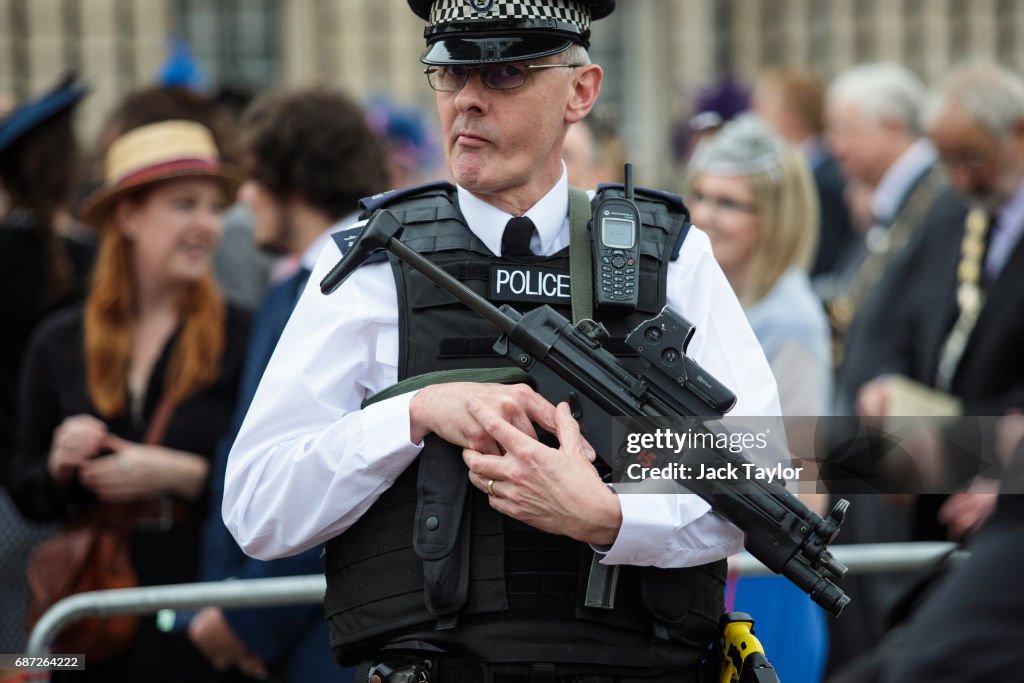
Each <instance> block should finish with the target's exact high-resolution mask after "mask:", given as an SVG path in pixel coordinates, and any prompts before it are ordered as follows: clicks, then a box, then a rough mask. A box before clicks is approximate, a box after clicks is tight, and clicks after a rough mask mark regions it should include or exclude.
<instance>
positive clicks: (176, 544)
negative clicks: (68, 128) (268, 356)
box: [15, 121, 249, 682]
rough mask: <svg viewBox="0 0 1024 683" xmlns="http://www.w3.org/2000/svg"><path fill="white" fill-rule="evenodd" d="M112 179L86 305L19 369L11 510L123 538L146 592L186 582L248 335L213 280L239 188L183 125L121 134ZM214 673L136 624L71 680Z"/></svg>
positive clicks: (172, 639) (98, 207)
mask: <svg viewBox="0 0 1024 683" xmlns="http://www.w3.org/2000/svg"><path fill="white" fill-rule="evenodd" d="M105 176H106V182H105V184H104V185H103V187H101V188H100V189H99V190H98V191H97V192H96V193H95V194H93V195H92V197H90V198H89V199H88V200H87V202H86V204H85V206H84V209H83V218H84V219H85V220H86V222H88V223H89V224H91V225H93V226H95V227H96V228H97V229H98V230H99V231H100V233H101V238H100V248H99V254H98V256H97V261H96V265H95V268H94V274H93V281H92V285H91V287H90V290H89V293H88V296H87V298H86V302H85V305H84V307H83V308H76V309H72V310H69V311H66V312H61V313H58V314H55V316H53V317H52V318H50V319H48V320H47V321H46V322H44V323H43V324H42V326H41V328H40V330H39V332H38V333H37V334H36V335H35V337H34V338H33V340H32V342H31V344H30V346H29V350H28V354H27V356H26V361H25V367H24V372H23V375H22V382H21V394H20V398H21V400H20V404H19V407H20V409H21V411H22V412H21V415H20V417H19V439H18V450H19V463H18V466H17V470H16V472H15V480H16V487H17V491H18V495H17V496H16V498H17V500H18V503H19V506H20V508H21V510H22V512H23V513H25V514H26V515H27V516H30V517H33V518H37V519H64V520H68V521H73V520H75V519H76V518H77V519H81V518H82V517H83V516H84V515H90V516H94V515H98V514H101V513H102V515H103V519H104V520H105V521H104V523H105V524H110V523H117V524H118V525H119V527H123V528H124V530H125V532H124V533H126V534H127V536H128V539H129V542H130V544H131V560H132V564H133V567H134V569H135V573H136V575H137V577H138V583H139V584H140V585H143V586H145V585H154V584H164V583H178V582H187V581H193V580H195V578H196V572H197V561H198V553H199V545H200V536H199V532H200V528H201V527H200V524H201V521H202V518H203V517H204V515H205V514H206V509H205V507H206V506H205V501H204V499H203V498H204V491H205V485H206V479H207V473H208V470H209V463H210V459H211V457H212V455H213V452H214V447H215V444H216V443H217V441H218V439H219V438H220V437H221V435H222V434H223V433H224V431H225V430H226V428H227V427H228V423H229V420H230V416H231V411H232V409H233V407H234V403H235V399H236V394H237V388H238V381H239V376H240V370H241V366H242V359H243V353H244V349H245V344H246V337H247V335H248V328H249V323H248V318H247V316H246V315H245V314H243V313H242V312H241V311H238V310H236V309H234V308H232V307H230V306H227V305H226V304H225V303H224V301H223V299H222V297H221V295H220V293H219V291H218V290H217V287H216V285H215V284H214V281H213V277H212V275H211V261H212V258H213V254H214V252H215V250H216V248H217V244H218V243H219V241H220V236H221V231H222V229H223V226H222V220H221V211H222V209H223V207H224V206H226V205H227V203H228V202H229V201H230V200H231V199H232V198H233V194H234V187H235V183H234V182H233V181H232V180H231V179H230V178H229V177H228V176H226V175H225V174H224V172H223V171H222V169H221V167H220V163H219V160H218V155H217V148H216V145H215V144H214V142H213V138H212V136H211V134H210V132H209V131H208V130H207V129H206V128H204V127H203V126H201V125H199V124H196V123H192V122H186V121H167V122H162V123H156V124H152V125H148V126H142V127H140V128H136V129H135V130H132V131H129V132H126V133H124V134H123V135H122V136H121V137H119V138H118V139H117V140H116V141H115V142H114V143H113V144H112V145H111V147H110V150H109V152H108V154H107V159H106V170H105ZM114 516H116V520H112V519H111V518H112V517H114ZM209 675H212V670H210V669H208V667H207V666H206V664H205V662H204V661H203V659H202V657H201V656H199V654H198V652H197V651H196V650H194V648H193V647H192V646H191V645H190V644H189V643H188V642H187V640H186V639H185V637H184V636H183V635H180V634H166V633H162V632H160V631H158V629H157V628H156V624H155V621H154V620H153V618H152V617H149V618H146V617H143V618H141V619H140V624H139V628H138V632H137V635H136V637H135V640H134V642H133V643H132V644H131V645H129V646H128V648H127V649H126V650H125V651H123V652H121V653H120V654H118V655H116V656H115V658H114V659H112V660H110V661H107V662H99V661H90V662H89V668H88V670H86V671H76V672H74V677H73V678H74V680H75V681H87V680H96V681H99V680H102V681H122V680H124V681H140V680H146V681H168V682H170V681H201V680H206V677H207V676H209ZM55 680H56V679H55Z"/></svg>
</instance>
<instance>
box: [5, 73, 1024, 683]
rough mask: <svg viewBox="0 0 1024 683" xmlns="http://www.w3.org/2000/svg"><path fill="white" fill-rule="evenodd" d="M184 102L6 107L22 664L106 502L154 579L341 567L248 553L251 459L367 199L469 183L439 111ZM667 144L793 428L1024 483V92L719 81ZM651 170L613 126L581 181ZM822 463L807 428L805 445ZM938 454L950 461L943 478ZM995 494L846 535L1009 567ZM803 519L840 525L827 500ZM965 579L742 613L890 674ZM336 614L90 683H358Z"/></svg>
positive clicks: (230, 622)
mask: <svg viewBox="0 0 1024 683" xmlns="http://www.w3.org/2000/svg"><path fill="white" fill-rule="evenodd" d="M188 81H189V79H188V78H187V77H183V76H182V75H181V73H180V68H177V67H176V68H175V69H169V70H168V71H167V72H166V73H165V74H163V82H161V83H160V84H158V85H155V86H152V87H149V88H146V89H143V90H140V91H138V92H134V93H131V94H129V95H128V96H127V97H125V98H124V99H123V101H122V102H120V103H119V105H118V106H117V107H116V108H115V109H114V111H112V112H110V113H109V115H108V117H107V118H106V123H105V125H104V126H103V130H102V132H101V134H100V136H99V139H98V141H97V143H96V145H95V153H94V154H93V155H91V156H90V155H85V154H84V153H83V152H82V151H81V150H82V149H83V148H85V147H92V145H85V144H82V143H81V141H79V140H76V136H75V126H74V122H75V112H76V108H77V107H78V105H79V104H80V103H81V102H82V101H83V100H84V99H85V98H87V97H88V95H89V86H88V84H86V83H84V82H82V81H81V80H79V79H77V78H75V77H74V76H69V77H68V78H66V79H65V80H63V81H61V82H60V83H59V84H57V85H56V86H55V87H54V88H53V89H52V90H50V91H48V92H45V93H40V94H37V95H36V96H35V97H33V98H30V99H28V100H26V101H24V102H20V103H18V102H14V101H12V100H9V98H8V99H0V264H2V265H0V281H2V287H3V292H4V295H5V296H4V301H5V306H4V309H5V313H6V318H7V319H6V321H5V325H4V328H5V334H4V335H3V336H2V344H3V347H2V348H0V451H2V452H0V463H2V469H3V472H2V474H3V484H4V487H3V489H2V491H0V539H2V541H0V547H2V549H3V552H2V553H0V558H2V559H0V574H2V576H3V578H2V581H3V585H4V586H5V589H4V591H3V592H2V593H0V601H2V606H3V609H0V652H20V651H23V649H24V646H25V636H26V631H25V627H26V605H27V602H28V596H29V584H28V581H27V580H26V566H27V562H28V557H29V555H30V552H31V550H32V548H34V547H37V546H39V544H40V543H42V542H43V541H45V540H46V539H48V538H51V537H52V536H53V534H54V533H55V532H56V531H57V530H58V529H60V528H63V526H64V525H66V524H68V523H69V522H72V521H74V520H79V519H84V518H87V517H88V516H89V515H91V514H92V512H91V511H93V510H95V509H96V507H97V504H102V505H104V506H109V505H120V506H126V507H123V508H121V509H122V510H124V511H125V512H123V516H124V517H126V518H127V519H128V521H129V526H130V528H129V529H128V533H130V535H131V539H132V562H133V565H134V569H135V572H136V574H137V576H138V582H139V585H157V584H166V583H180V582H191V581H197V580H216V579H224V578H230V577H246V578H252V577H267V576H284V575H292V574H312V573H318V572H320V571H321V569H322V568H321V564H320V561H319V549H314V550H312V551H307V552H306V553H303V554H302V555H300V556H297V557H295V558H288V559H287V560H278V561H274V562H258V561H256V560H252V559H250V558H247V557H245V556H244V554H242V553H241V551H240V550H239V549H238V548H237V546H235V544H234V541H233V539H232V538H231V537H230V535H229V534H228V533H227V531H226V529H225V528H224V525H223V523H222V522H221V519H220V515H219V509H220V506H219V501H220V496H221V494H222V490H223V477H224V468H225V462H226V457H227V451H228V448H229V446H230V443H231V440H232V437H233V434H234V433H235V431H237V429H238V427H239V425H240V423H241V419H242V417H244V415H245V411H246V408H247V406H248V402H249V400H250V399H251V398H252V395H253V393H254V391H255V387H256V384H257V383H258V381H259V378H260V375H261V373H262V369H263V367H264V366H265V365H266V363H267V361H268V359H269V357H270V355H271V353H272V352H273V349H274V344H275V343H276V340H277V337H278V335H280V332H281V329H282V328H283V326H284V323H285V322H286V321H287V319H288V314H289V312H290V310H291V307H292V306H293V305H294V303H295V301H296V299H297V296H298V294H299V293H300V292H301V291H302V288H303V287H305V286H306V281H307V279H308V277H309V268H310V267H311V265H312V263H314V262H315V260H316V256H317V254H318V253H319V249H320V247H322V246H323V244H324V243H325V241H326V240H329V239H331V235H332V234H334V233H336V232H337V231H339V230H341V229H343V228H345V227H347V226H348V225H351V224H352V223H353V222H354V221H355V220H356V219H357V216H358V213H359V207H358V201H359V199H360V198H361V197H366V196H370V195H373V194H376V193H379V192H382V191H384V190H386V189H388V188H394V187H403V186H407V185H412V184H416V183H420V182H425V181H428V180H434V179H438V178H443V177H444V175H445V172H444V170H443V166H442V163H441V161H442V160H441V158H440V157H441V152H440V147H441V144H440V142H439V141H438V140H436V139H435V138H434V135H433V132H432V131H433V127H432V123H431V121H432V118H433V117H432V116H431V115H430V114H429V113H425V112H420V111H418V110H415V109H411V108H404V107H401V106H399V105H396V104H395V103H393V102H390V101H388V100H387V99H386V98H384V97H376V98H374V99H372V100H371V101H369V102H367V103H365V105H360V104H358V103H356V102H354V101H353V100H352V99H351V98H350V97H349V96H347V95H345V94H343V93H340V92H335V91H331V90H327V89H306V90H293V91H275V92H267V93H259V94H252V93H247V92H244V91H241V90H237V89H224V90H222V91H220V92H218V93H216V94H210V93H207V92H201V91H199V90H197V89H196V88H195V87H193V86H194V84H191V83H190V82H188ZM670 137H671V141H670V140H669V138H670ZM666 144H673V145H674V149H676V150H677V153H678V157H679V164H680V170H681V174H680V178H681V180H680V183H679V187H677V188H674V189H676V190H677V191H679V192H681V193H682V194H684V195H685V196H686V197H687V205H688V207H689V209H690V211H691V218H692V221H693V223H694V224H695V225H696V226H697V227H699V228H700V229H701V230H703V231H704V232H706V233H707V234H708V236H709V238H710V240H711V244H712V247H713V250H714V254H715V257H716V259H717V260H718V262H719V264H720V266H721V268H722V270H723V272H724V274H725V276H726V278H727V279H728V281H729V283H730V284H731V285H732V287H733V289H734V290H735V292H736V294H737V297H738V298H739V300H740V302H741V303H742V305H743V306H744V308H745V311H746V313H747V316H748V319H749V321H750V323H751V326H752V328H753V330H754V332H755V334H756V336H757V338H758V340H759V341H760V343H761V345H762V347H763V349H764V351H765V354H766V356H767V358H768V360H769V363H770V366H771V368H772V370H773V372H774V374H775V375H776V379H777V380H778V384H779V391H780V398H781V405H782V409H783V412H784V413H785V414H786V415H791V416H801V415H808V416H827V415H836V416H860V417H862V418H870V419H878V420H884V419H885V418H886V417H887V416H892V415H921V416H927V415H945V416H950V417H956V416H1006V417H1005V418H1004V419H1002V420H1000V421H998V422H997V423H996V424H997V432H996V433H994V434H992V435H991V438H989V439H987V440H986V441H985V443H987V444H990V445H991V447H992V448H993V449H994V450H996V451H997V454H996V455H997V457H996V458H995V461H998V462H1002V463H1004V465H1005V468H1006V471H1007V472H1010V473H1012V472H1014V471H1015V470H1014V467H1015V465H1019V463H1016V462H1015V461H1014V454H1015V453H1016V452H1019V451H1020V447H1021V431H1022V430H1021V425H1020V421H1021V420H1020V418H1019V417H1018V416H1017V415H1016V414H1017V413H1018V412H1020V411H1022V410H1024V360H1022V354H1020V353H1019V352H1018V350H1019V349H1020V348H1024V283H1022V282H1021V279H1022V278H1024V240H1022V239H1021V238H1022V236H1024V83H1022V81H1021V79H1020V76H1019V75H1017V74H1015V73H1012V72H1010V71H1008V70H1006V69H1003V68H1001V67H998V66H996V65H992V64H984V63H972V64H965V65H962V66H959V67H957V68H955V69H953V70H951V71H950V72H949V73H948V75H947V77H946V79H945V80H944V81H943V82H941V83H934V84H925V83H923V82H921V80H920V79H919V78H918V77H917V76H915V75H914V74H913V73H912V72H910V71H909V70H908V69H906V68H904V67H902V66H900V65H897V64H882V63H875V64H864V65H859V66H856V67H854V68H851V69H849V70H847V71H845V72H843V73H840V74H838V75H837V76H836V77H835V78H833V79H832V80H831V81H826V80H824V79H823V78H821V77H820V76H819V75H817V74H815V73H814V72H811V71H808V70H802V69H782V68H774V69H768V70H765V71H764V72H763V73H762V74H761V75H760V77H759V78H758V79H757V80H756V82H755V83H753V84H750V86H749V87H748V86H746V85H745V84H741V83H738V82H737V81H735V80H734V79H725V80H723V82H722V83H719V84H716V85H714V86H712V87H709V88H708V89H707V91H705V92H703V93H702V94H701V95H700V97H699V98H698V101H697V102H696V104H695V107H694V112H693V115H692V116H691V117H690V118H689V119H688V120H687V121H685V122H684V123H683V124H682V125H681V127H680V129H679V130H677V131H675V132H674V134H672V135H669V134H667V135H666ZM629 159H630V155H629V150H628V148H627V147H626V145H625V144H624V143H623V140H622V139H621V137H620V136H619V135H618V134H617V131H616V130H615V125H614V123H609V122H608V121H607V120H605V119H602V118H601V117H596V118H595V120H594V121H592V122H590V123H587V122H581V123H578V124H575V125H574V126H573V127H572V128H571V129H570V132H569V135H568V137H567V140H566V143H565V163H566V166H567V168H568V173H569V180H570V183H571V184H573V185H576V186H579V187H582V188H584V189H593V188H595V187H596V186H597V185H598V184H599V183H602V182H616V181H618V180H619V179H620V177H621V168H622V163H623V162H624V161H628V160H629ZM666 189H670V188H666ZM805 439H806V440H811V439H813V435H801V434H793V435H791V438H790V440H791V446H792V447H793V448H794V452H796V450H795V449H798V448H801V447H803V441H804V440H805ZM933 446H934V448H933V450H934V451H935V452H933V453H931V454H930V459H929V457H928V456H925V460H928V461H936V460H941V459H942V458H944V457H948V455H949V454H946V453H943V452H941V447H940V446H936V445H934V444H933ZM1017 460H1018V461H1019V460H1020V458H1017ZM922 467H924V465H922ZM943 471H944V470H943ZM970 474H971V475H972V476H970V477H968V479H967V482H968V483H966V484H965V485H964V486H963V487H962V490H959V491H957V492H954V493H953V494H952V495H948V496H933V495H928V496H907V495H888V496H881V495H874V494H863V495H855V496H853V501H854V505H853V508H852V510H853V511H852V512H851V514H850V516H849V517H848V520H847V523H846V525H845V526H844V532H843V535H842V536H841V537H840V538H839V539H838V540H839V542H842V543H867V542H883V541H915V540H956V541H964V540H967V539H972V538H980V539H982V540H979V541H978V543H979V547H980V548H982V549H983V548H984V547H985V546H984V542H985V541H984V538H985V537H984V535H983V531H984V530H988V529H991V530H996V531H999V532H1000V533H1013V532H1015V531H1016V527H1015V526H1014V525H1013V521H1015V520H1017V519H1018V518H1019V517H1020V511H1019V510H1015V509H1014V508H1013V507H1012V505H1011V503H1009V502H1007V501H1008V500H1009V499H1008V497H1006V496H1003V497H1000V495H999V490H1000V485H1001V479H1002V476H1003V473H1002V472H999V471H985V472H973V473H970ZM936 476H941V475H936ZM805 497H806V501H807V502H808V504H809V505H811V506H812V507H814V508H815V509H817V510H819V511H823V510H825V509H827V505H828V501H827V495H821V494H809V495H806V496H805ZM155 503H158V504H159V505H155ZM1007 520H1009V521H1007ZM981 554H982V552H981V551H979V555H981ZM941 571H944V569H941V568H930V573H929V574H928V575H922V576H917V575H914V576H908V575H905V574H904V575H878V576H871V577H859V576H858V577H850V578H848V579H847V580H846V581H845V582H844V584H843V586H844V589H845V590H847V592H848V593H850V595H851V597H852V598H853V603H852V604H851V606H850V607H849V608H848V610H847V613H846V614H844V615H843V617H842V618H840V619H838V620H828V621H826V619H825V618H824V616H823V614H822V613H821V612H820V611H819V610H818V609H817V608H816V607H814V606H813V604H812V603H811V602H810V601H809V600H807V599H806V596H804V595H803V594H802V593H800V591H795V590H793V589H792V587H791V586H789V585H788V584H787V583H786V582H784V581H782V580H781V579H779V580H778V581H777V582H775V580H774V579H773V580H770V581H769V582H757V581H754V580H746V579H744V580H741V581H739V582H737V583H736V585H735V586H734V587H733V589H732V590H731V592H730V595H731V598H730V599H731V600H732V602H733V604H734V606H735V607H736V608H737V609H742V610H743V611H748V612H751V613H752V614H753V615H754V616H755V618H756V619H757V620H758V624H759V628H758V631H759V634H761V635H762V637H763V640H764V642H765V644H766V649H767V652H768V655H769V657H770V658H771V659H773V661H774V662H775V664H776V667H777V668H778V669H779V671H780V676H781V678H782V680H783V681H786V682H790V681H807V682H808V683H810V682H812V681H822V680H831V681H857V680H882V679H883V678H882V676H883V675H887V676H894V675H895V674H894V673H893V672H898V671H899V668H898V666H899V665H898V655H895V654H893V653H894V651H896V652H898V649H899V647H901V645H900V643H903V644H904V645H906V644H907V643H911V644H915V645H917V644H920V643H921V642H922V641H924V640H927V637H926V636H925V635H922V633H921V631H922V628H921V627H920V626H917V625H916V624H917V623H918V621H919V619H920V617H918V619H915V617H914V615H915V613H918V612H920V611H922V610H923V611H924V613H926V614H928V605H929V604H931V603H929V601H928V599H927V595H928V593H929V592H930V591H931V590H934V587H935V586H940V585H942V584H941V582H939V581H938V580H937V578H936V576H937V575H938V574H939V573H940V572H941ZM972 581H973V583H971V586H972V587H974V588H977V587H978V585H979V583H980V582H982V581H984V579H983V578H977V577H975V578H973V579H972ZM992 581H993V586H1000V585H1001V584H1000V583H999V581H1000V579H998V578H995V579H992ZM957 595H959V594H957ZM956 599H957V598H956V597H955V596H954V597H953V598H948V597H947V598H946V599H945V602H951V603H952V604H957V603H956ZM920 605H924V607H921V606H920ZM321 611H322V610H321V609H320V608H319V607H309V608H294V607H275V608H254V609H248V610H227V609H224V610H222V609H220V608H217V607H211V608H206V609H202V610H199V611H197V612H195V613H187V614H185V613H178V614H172V615H167V614H163V615H161V618H160V619H159V620H153V619H151V618H146V619H142V620H140V624H139V626H138V629H137V631H136V632H135V634H134V637H133V641H132V643H131V645H129V646H128V647H127V648H126V649H123V650H121V651H120V652H117V653H115V654H113V655H111V657H110V659H108V660H107V661H105V662H95V664H94V663H93V662H90V665H89V669H88V670H87V671H86V672H77V674H73V675H76V680H87V679H86V678H85V677H86V676H88V677H89V678H91V679H94V680H104V681H111V680H126V681H127V680H137V679H139V677H140V676H142V675H144V676H145V678H146V679H147V680H166V681H179V680H180V681H184V680H190V681H193V680H211V681H213V680H219V681H247V680H279V681H300V680H321V676H325V677H326V675H327V674H322V673H321V672H326V671H330V670H331V667H333V666H334V664H333V662H331V661H330V651H329V648H328V647H327V628H326V625H325V624H324V622H323V618H322V615H321V614H320V612H321ZM984 615H985V613H982V616H984ZM929 618H930V619H938V618H941V617H940V616H939V615H936V614H932V615H931V616H930V617H929ZM896 638H902V639H903V640H894V639H896ZM928 642H929V643H931V644H930V645H929V647H945V646H946V645H944V644H943V642H942V641H941V640H939V641H938V642H932V641H928ZM894 643H895V644H894ZM960 646H962V644H959V645H957V644H954V645H949V647H960ZM10 675H12V676H15V675H16V674H14V673H13V672H12V673H11V674H10ZM332 675H336V674H332ZM349 675H351V672H349ZM60 676H61V674H58V675H55V678H57V679H58V680H60ZM884 680H888V679H887V678H886V679H884ZM893 680H898V679H896V678H893Z"/></svg>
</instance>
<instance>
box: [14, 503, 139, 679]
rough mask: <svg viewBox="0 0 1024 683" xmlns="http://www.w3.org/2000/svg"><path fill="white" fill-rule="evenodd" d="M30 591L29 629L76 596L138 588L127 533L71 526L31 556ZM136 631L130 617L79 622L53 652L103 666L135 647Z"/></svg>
mask: <svg viewBox="0 0 1024 683" xmlns="http://www.w3.org/2000/svg"><path fill="white" fill-rule="evenodd" d="M28 585H29V594H30V599H29V611H28V621H29V626H30V628H31V626H32V625H34V624H35V622H36V621H37V620H38V619H39V617H41V616H42V615H43V613H44V612H45V611H46V610H47V609H49V608H50V607H51V606H52V605H54V604H55V603H56V602H57V601H59V600H63V599H64V598H66V597H68V596H70V595H74V594H75V593H85V592H87V591H97V590H106V589H110V588H132V587H134V586H138V585H139V581H138V577H137V576H136V574H135V568H134V567H133V566H132V558H131V548H130V547H129V542H128V532H127V530H126V529H122V528H117V527H111V526H105V525H103V524H102V523H100V522H94V521H91V520H90V521H84V522H81V523H77V524H74V525H72V526H69V527H68V528H67V529H64V530H63V531H61V532H59V533H58V534H56V535H55V536H53V538H51V539H49V540H48V541H46V542H44V543H42V544H41V545H39V546H38V547H37V548H36V549H35V550H34V551H33V552H32V555H31V556H30V558H29V564H28ZM138 626H139V621H138V617H135V616H131V615H128V616H115V617H102V618H101V617H88V618H86V619H81V620H79V621H76V622H74V623H72V624H69V625H68V626H66V627H65V628H64V629H63V630H61V631H60V633H59V634H58V636H57V639H56V641H55V642H54V643H53V646H52V651H53V652H54V653H55V654H71V653H75V654H84V655H86V656H87V657H88V658H89V661H92V662H101V661H105V660H107V659H110V658H112V657H113V656H115V655H117V654H118V653H120V652H122V651H123V650H125V649H126V648H127V647H128V645H130V644H131V642H132V640H134V638H135V633H136V631H137V630H138Z"/></svg>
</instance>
